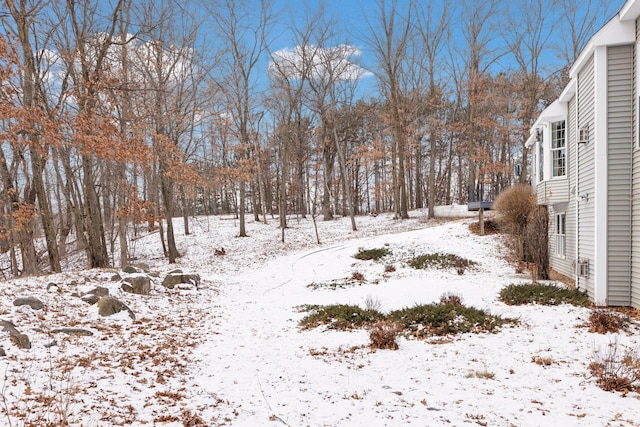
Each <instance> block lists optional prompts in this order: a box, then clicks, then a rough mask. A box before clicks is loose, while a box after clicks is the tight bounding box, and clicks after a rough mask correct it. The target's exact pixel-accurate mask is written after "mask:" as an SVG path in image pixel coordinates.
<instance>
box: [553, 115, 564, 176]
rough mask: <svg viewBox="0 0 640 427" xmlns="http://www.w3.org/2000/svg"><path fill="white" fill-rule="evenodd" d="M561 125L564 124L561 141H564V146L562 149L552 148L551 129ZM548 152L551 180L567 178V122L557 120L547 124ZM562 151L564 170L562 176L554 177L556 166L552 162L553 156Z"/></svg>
mask: <svg viewBox="0 0 640 427" xmlns="http://www.w3.org/2000/svg"><path fill="white" fill-rule="evenodd" d="M560 123H563V124H564V131H563V132H564V135H563V140H564V145H563V146H562V148H553V140H554V136H555V135H554V131H553V127H554V125H557V124H560ZM549 127H550V129H549V133H550V135H549V150H550V151H551V153H550V156H549V157H550V159H551V179H553V178H565V177H566V176H567V166H568V162H567V120H566V119H562V120H557V121H555V122H551V123H549ZM561 151H564V170H563V172H564V173H563V174H562V175H559V174H558V175H556V165H555V162H554V158H553V156H554V154H555V153H556V152H561Z"/></svg>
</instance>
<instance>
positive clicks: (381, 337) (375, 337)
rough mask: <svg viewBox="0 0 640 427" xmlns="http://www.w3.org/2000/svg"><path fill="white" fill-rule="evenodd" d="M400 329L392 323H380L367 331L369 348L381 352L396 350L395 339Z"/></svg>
mask: <svg viewBox="0 0 640 427" xmlns="http://www.w3.org/2000/svg"><path fill="white" fill-rule="evenodd" d="M401 330H402V329H401V328H400V327H399V326H398V325H396V324H395V323H393V322H388V321H381V322H377V323H375V324H374V325H373V326H371V328H370V329H369V339H370V340H371V344H370V347H371V348H377V349H381V350H397V349H398V343H397V342H396V338H397V337H398V334H399V333H400V331H401Z"/></svg>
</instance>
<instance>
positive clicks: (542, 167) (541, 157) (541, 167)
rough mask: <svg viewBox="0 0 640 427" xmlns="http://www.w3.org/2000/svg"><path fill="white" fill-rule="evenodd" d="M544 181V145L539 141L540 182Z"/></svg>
mask: <svg viewBox="0 0 640 427" xmlns="http://www.w3.org/2000/svg"><path fill="white" fill-rule="evenodd" d="M542 181H544V145H543V143H542V141H538V182H542Z"/></svg>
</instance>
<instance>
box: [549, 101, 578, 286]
mask: <svg viewBox="0 0 640 427" xmlns="http://www.w3.org/2000/svg"><path fill="white" fill-rule="evenodd" d="M567 110H568V112H567V114H568V115H567V121H566V132H567V133H566V137H567V140H566V147H567V176H566V178H564V179H562V180H556V181H551V182H550V184H551V186H550V191H549V192H548V193H550V197H549V198H548V201H549V264H550V265H551V268H553V269H554V270H555V271H557V272H559V273H562V274H564V275H565V276H569V277H573V275H574V272H575V268H574V261H575V253H576V251H575V245H576V224H575V222H576V216H575V196H572V195H571V188H572V187H573V186H574V185H575V144H576V123H575V122H576V117H575V115H576V98H575V96H574V97H573V98H572V99H571V101H569V105H568V108H567ZM548 188H549V187H548ZM563 212H564V214H565V223H566V228H565V233H566V237H565V256H564V257H562V256H558V255H556V214H558V213H563Z"/></svg>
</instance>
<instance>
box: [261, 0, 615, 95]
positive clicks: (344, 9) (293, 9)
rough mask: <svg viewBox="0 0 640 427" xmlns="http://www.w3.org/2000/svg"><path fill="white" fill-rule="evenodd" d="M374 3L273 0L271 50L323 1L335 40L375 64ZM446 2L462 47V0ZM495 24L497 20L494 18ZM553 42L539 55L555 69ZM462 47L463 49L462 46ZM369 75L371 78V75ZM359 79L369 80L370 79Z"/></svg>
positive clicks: (508, 63)
mask: <svg viewBox="0 0 640 427" xmlns="http://www.w3.org/2000/svg"><path fill="white" fill-rule="evenodd" d="M423 1H431V4H433V5H434V7H436V8H438V7H442V5H443V4H444V3H447V0H423ZM547 1H548V2H549V3H551V0H547ZM576 1H577V3H578V4H579V7H581V8H584V7H585V4H587V3H588V0H576ZM592 1H595V0H592ZM390 2H391V0H387V3H390ZM624 2H625V0H610V1H609V2H608V3H609V10H608V12H607V13H605V14H603V16H600V17H599V23H598V24H597V26H596V27H597V28H600V27H601V26H602V25H603V24H604V23H606V22H607V21H608V20H609V19H610V18H611V17H612V16H613V15H614V14H615V13H616V12H617V11H618V10H619V9H620V7H622V5H623V4H624ZM377 3H378V2H377V1H375V0H324V1H323V2H319V1H309V0H307V1H306V2H304V1H299V0H276V1H275V9H276V10H277V11H279V16H278V26H277V28H276V34H277V35H278V37H276V38H275V40H274V43H273V45H272V50H274V51H275V50H279V49H282V48H292V47H293V42H292V38H291V34H290V31H289V29H290V25H291V22H292V20H295V22H296V25H300V26H303V25H304V22H305V15H306V14H307V13H308V12H306V9H312V10H314V11H315V10H317V9H318V8H319V7H320V5H321V4H324V7H325V12H326V13H325V15H327V16H328V17H331V18H333V19H335V21H336V31H335V32H336V34H337V35H336V42H338V43H341V42H349V43H351V44H355V45H356V46H357V47H359V48H360V49H362V50H363V54H362V57H361V58H360V59H359V61H360V63H361V64H362V65H363V66H364V67H365V68H368V69H371V68H372V67H374V66H375V58H374V55H373V53H372V52H371V51H369V49H368V48H367V46H366V43H365V41H364V39H363V36H362V35H363V34H367V33H368V32H369V31H370V29H369V25H368V23H367V17H368V18H369V20H370V21H371V22H374V21H375V19H373V21H372V17H374V16H375V15H376V14H377V12H378V11H377V8H378V5H377ZM448 3H451V4H452V5H453V6H454V7H455V10H456V12H455V15H454V18H453V25H452V40H453V43H454V44H455V45H457V46H460V47H462V46H463V45H464V40H463V37H462V36H461V32H460V28H461V26H462V25H461V23H460V19H461V18H460V17H459V16H461V15H462V14H463V12H464V11H463V10H462V7H461V6H462V4H463V2H462V1H460V0H459V1H449V2H448ZM407 4H408V1H406V0H398V5H399V7H400V8H405V7H406V5H407ZM423 4H424V3H423ZM505 4H510V5H511V6H513V5H514V4H517V3H515V2H505ZM456 15H457V16H456ZM496 18H498V17H496ZM523 19H526V17H523ZM496 24H499V22H498V20H497V19H496ZM555 29H556V30H560V28H557V27H556V28H555ZM554 43H557V41H556V40H554V39H551V40H549V42H548V43H547V45H548V49H547V51H546V53H545V56H544V58H543V63H544V65H545V66H547V67H548V68H549V69H557V68H559V67H560V64H561V63H562V62H561V61H560V60H559V59H558V58H557V56H558V55H557V54H556V52H555V51H554V50H553V44H554ZM494 45H495V46H497V47H499V48H500V47H503V46H504V42H503V41H501V40H500V39H499V38H498V39H496V40H495V42H494ZM462 51H464V49H463V48H462ZM513 66H514V62H513V59H512V58H511V57H510V56H509V55H506V56H504V57H503V58H502V59H501V60H500V62H499V63H498V64H497V65H496V66H495V67H494V68H493V69H494V70H500V69H508V68H509V67H513ZM443 71H444V70H443ZM445 72H446V71H445ZM369 79H370V80H373V79H372V78H369ZM363 83H368V84H369V83H370V82H363ZM374 89H375V88H374V87H371V90H374Z"/></svg>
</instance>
